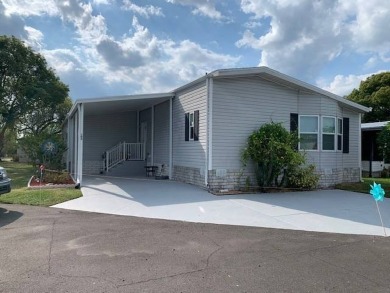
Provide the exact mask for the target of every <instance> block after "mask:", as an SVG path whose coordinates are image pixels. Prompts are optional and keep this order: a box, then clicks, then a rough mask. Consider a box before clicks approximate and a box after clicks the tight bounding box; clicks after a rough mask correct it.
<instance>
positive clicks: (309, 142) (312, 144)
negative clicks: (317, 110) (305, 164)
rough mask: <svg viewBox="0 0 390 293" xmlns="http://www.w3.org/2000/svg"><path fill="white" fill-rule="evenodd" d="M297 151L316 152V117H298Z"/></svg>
mask: <svg viewBox="0 0 390 293" xmlns="http://www.w3.org/2000/svg"><path fill="white" fill-rule="evenodd" d="M298 125H299V138H300V139H299V149H300V150H318V116H315V115H300V116H299V123H298Z"/></svg>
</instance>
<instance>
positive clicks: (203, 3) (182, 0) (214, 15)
mask: <svg viewBox="0 0 390 293" xmlns="http://www.w3.org/2000/svg"><path fill="white" fill-rule="evenodd" d="M166 1H167V2H168V3H172V4H180V5H184V6H191V7H195V8H194V9H193V10H192V13H193V14H196V15H203V16H206V17H209V18H211V19H215V20H218V21H221V20H227V17H226V16H224V15H222V13H221V12H220V11H218V10H217V8H216V3H217V1H216V0H198V1H193V0H166Z"/></svg>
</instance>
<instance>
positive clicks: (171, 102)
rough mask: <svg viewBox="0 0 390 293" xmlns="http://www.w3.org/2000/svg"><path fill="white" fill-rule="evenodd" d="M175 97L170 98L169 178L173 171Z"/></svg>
mask: <svg viewBox="0 0 390 293" xmlns="http://www.w3.org/2000/svg"><path fill="white" fill-rule="evenodd" d="M172 107H173V97H171V98H170V99H169V174H168V175H169V179H172V171H173V166H172V164H173V150H172V147H173V142H172V139H173V130H172V128H173V109H172Z"/></svg>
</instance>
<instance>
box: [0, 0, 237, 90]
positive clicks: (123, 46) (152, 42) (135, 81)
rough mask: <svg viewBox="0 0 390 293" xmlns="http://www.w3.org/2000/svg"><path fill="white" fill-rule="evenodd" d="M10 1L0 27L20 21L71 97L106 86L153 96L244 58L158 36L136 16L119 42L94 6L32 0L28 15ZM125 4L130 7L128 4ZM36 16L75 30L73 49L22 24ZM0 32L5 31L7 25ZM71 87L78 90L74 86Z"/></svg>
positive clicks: (209, 4) (148, 9) (213, 12)
mask: <svg viewBox="0 0 390 293" xmlns="http://www.w3.org/2000/svg"><path fill="white" fill-rule="evenodd" d="M7 1H8V2H7V3H8V4H9V6H8V9H9V10H8V13H9V16H6V17H1V18H0V25H2V24H3V23H4V24H7V23H8V22H7V21H8V20H10V23H9V27H10V28H11V27H12V24H13V23H16V22H15V21H16V20H17V21H19V24H20V28H19V29H18V30H19V31H21V32H24V36H23V38H24V39H25V40H26V42H27V43H28V44H30V45H31V46H33V47H34V48H36V50H39V51H40V52H41V53H42V54H43V55H44V56H45V58H46V59H47V61H48V64H49V65H50V66H51V67H53V68H54V69H55V70H56V72H57V74H58V75H59V76H60V77H61V79H63V80H64V81H65V82H71V83H72V84H71V89H70V90H71V95H72V96H73V98H80V94H77V92H79V93H80V92H81V94H82V95H83V97H86V96H91V94H90V93H88V92H87V91H86V90H85V89H89V90H95V91H97V90H99V91H102V92H101V94H98V95H104V94H105V92H104V90H105V89H107V88H109V89H110V90H111V92H110V94H115V88H120V89H121V90H122V92H121V93H122V94H124V93H125V92H123V91H127V92H126V93H134V92H139V93H140V92H143V93H150V92H159V91H167V90H172V89H173V88H175V87H177V86H180V85H182V84H184V83H186V82H189V81H191V80H193V79H195V78H198V77H200V76H203V75H204V74H205V73H206V72H210V71H212V70H214V69H217V68H225V67H234V66H236V65H237V64H238V62H239V60H240V58H239V57H236V56H232V55H230V54H222V53H217V52H214V51H211V50H208V49H205V48H204V47H202V46H201V45H200V44H197V43H195V42H193V41H190V40H179V41H173V40H171V39H169V38H167V37H165V38H164V37H163V38H161V37H157V36H156V35H154V34H153V33H151V32H150V31H149V29H148V28H147V27H145V26H143V25H141V24H140V23H139V21H138V19H137V18H136V17H134V18H133V21H132V23H130V26H131V27H130V30H129V32H130V33H128V34H126V35H124V36H122V37H121V38H118V37H114V36H113V35H110V33H109V30H108V29H107V25H106V19H105V18H104V17H103V16H102V15H100V14H96V12H95V11H94V8H93V7H94V6H92V2H87V3H86V2H81V1H79V0H67V1H60V0H55V1H49V0H48V1H47V2H45V1H41V2H40V4H39V5H38V2H35V1H37V0H33V1H31V2H34V3H36V4H37V6H36V7H33V8H31V10H30V11H29V10H28V9H20V10H18V9H16V6H11V4H15V3H16V2H15V1H14V2H12V1H11V0H7ZM22 1H26V3H27V2H28V1H27V0H22ZM10 3H11V4H10ZM42 3H45V4H46V5H47V7H46V8H45V7H44V5H43V4H42ZM126 3H127V4H132V2H130V1H127V2H126ZM126 3H125V4H126ZM52 4H54V6H53V5H52ZM93 4H94V5H101V4H105V1H103V0H98V1H96V0H95V1H94V2H93ZM26 5H29V4H28V3H27V4H26ZM10 7H11V8H12V7H13V8H12V9H11V8H10ZM202 7H203V8H204V7H210V8H215V6H214V3H212V2H207V1H203V2H202V3H198V4H196V5H195V9H199V11H202V9H203V8H202ZM128 8H130V9H133V10H134V11H135V10H137V9H138V12H136V13H138V14H140V15H143V16H145V14H143V10H142V9H141V10H139V9H140V8H145V9H146V10H145V13H148V14H147V15H159V14H160V13H162V12H161V10H158V9H157V8H156V7H153V8H152V6H145V7H140V6H137V7H136V6H131V5H130V6H129V7H128ZM45 9H46V10H45ZM5 10H6V8H5V7H3V6H2V3H1V2H0V15H2V14H4V13H5ZM11 11H12V13H11ZM134 11H133V12H134ZM210 11H211V12H210ZM210 11H208V13H209V15H210V16H211V15H212V16H213V17H214V18H221V17H222V16H221V15H220V14H219V12H217V11H216V10H215V9H211V10H210ZM194 13H195V11H194ZM199 13H200V12H199ZM210 13H211V14H210ZM36 15H47V16H52V17H57V18H59V19H61V20H62V22H63V25H65V26H67V27H71V29H73V30H74V34H75V35H76V37H74V38H73V39H71V40H69V43H70V44H72V45H69V46H67V45H64V46H63V47H62V48H61V47H59V48H56V49H50V48H47V47H46V45H45V43H44V41H45V39H44V37H45V36H44V35H43V33H42V32H41V31H39V30H37V29H36V28H34V27H32V26H30V25H26V24H25V22H24V21H23V18H24V17H26V16H36ZM22 17H23V18H22ZM11 20H12V21H11ZM1 30H2V31H3V30H4V26H2V27H1ZM82 83H91V84H85V85H82ZM73 84H75V85H76V86H77V87H80V89H76V90H75V89H74V88H72V85H73ZM93 85H95V86H93Z"/></svg>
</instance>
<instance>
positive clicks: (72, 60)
mask: <svg viewBox="0 0 390 293" xmlns="http://www.w3.org/2000/svg"><path fill="white" fill-rule="evenodd" d="M42 53H43V55H44V56H45V58H46V60H47V62H48V64H49V65H50V66H51V67H53V68H55V70H56V72H57V73H58V74H60V75H63V74H72V72H73V71H86V69H85V68H84V66H83V63H82V60H81V58H80V56H79V55H78V54H77V50H76V51H75V50H71V49H54V50H43V51H42Z"/></svg>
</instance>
